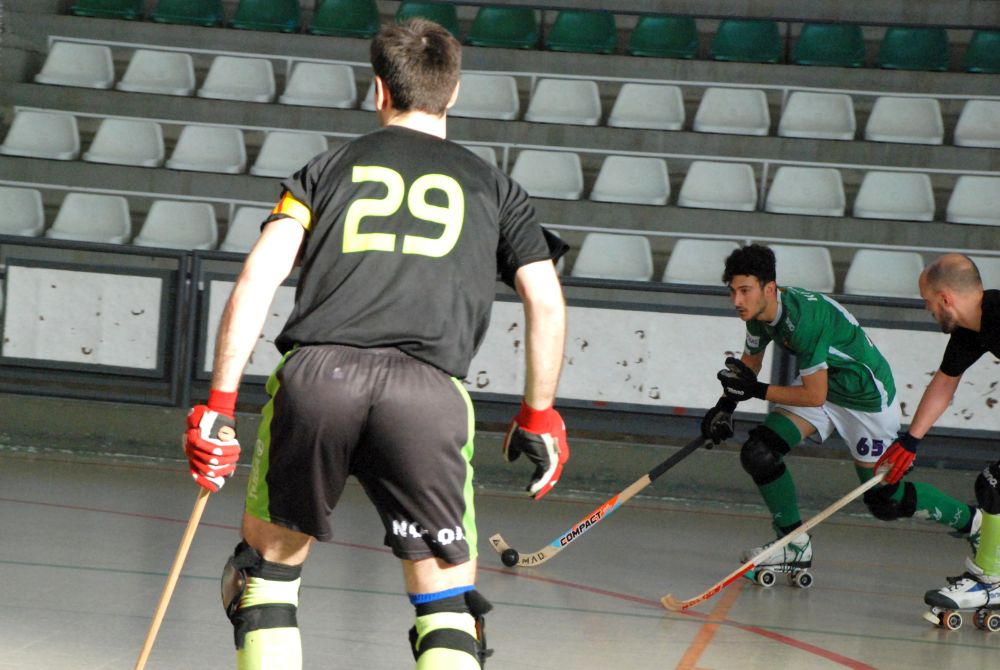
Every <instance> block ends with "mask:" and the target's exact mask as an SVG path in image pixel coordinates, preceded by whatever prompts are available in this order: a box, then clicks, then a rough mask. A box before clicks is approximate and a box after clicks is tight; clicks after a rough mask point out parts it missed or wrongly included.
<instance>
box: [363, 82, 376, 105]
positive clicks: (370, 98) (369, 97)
mask: <svg viewBox="0 0 1000 670" xmlns="http://www.w3.org/2000/svg"><path fill="white" fill-rule="evenodd" d="M361 109H363V110H365V111H366V112H374V111H375V80H374V79H372V82H371V83H370V84H368V92H367V93H365V99H364V100H362V101H361Z"/></svg>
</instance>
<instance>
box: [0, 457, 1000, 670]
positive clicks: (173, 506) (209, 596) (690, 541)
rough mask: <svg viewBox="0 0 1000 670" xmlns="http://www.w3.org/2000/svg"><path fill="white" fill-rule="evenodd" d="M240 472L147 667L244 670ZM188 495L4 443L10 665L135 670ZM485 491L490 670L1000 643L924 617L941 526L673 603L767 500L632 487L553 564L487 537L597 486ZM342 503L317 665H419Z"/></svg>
mask: <svg viewBox="0 0 1000 670" xmlns="http://www.w3.org/2000/svg"><path fill="white" fill-rule="evenodd" d="M637 474H638V473H637ZM671 474H673V473H668V474H667V475H666V476H665V477H664V479H665V480H666V479H668V478H669V477H670V476H671ZM244 483H245V472H241V473H239V474H238V475H237V478H236V481H234V482H231V483H230V484H229V485H228V486H227V487H226V488H225V489H224V490H223V491H222V492H221V493H220V494H217V495H215V496H213V497H212V498H211V499H210V500H209V504H208V507H207V509H206V512H205V515H204V517H203V521H202V524H201V526H200V527H199V530H198V534H197V536H196V537H195V540H194V544H193V546H192V549H191V553H190V555H189V558H188V561H187V563H186V564H185V567H184V570H183V573H182V576H181V579H180V581H179V583H178V585H177V588H176V591H175V593H174V597H173V600H172V601H171V603H170V608H169V610H168V612H167V615H166V619H165V621H164V623H163V626H162V628H161V630H160V633H159V637H158V639H157V643H156V647H155V648H154V650H153V653H152V656H151V658H150V661H149V664H148V665H147V667H148V668H150V669H154V668H160V669H167V668H171V669H174V668H226V667H233V665H234V663H233V649H232V630H231V627H230V625H229V623H228V621H226V619H225V616H224V615H223V613H222V610H221V607H220V604H219V596H218V578H219V572H220V568H221V564H222V563H223V562H224V561H225V558H226V556H228V555H229V552H230V551H231V550H232V547H233V545H234V544H235V543H236V541H237V539H238V538H237V533H236V524H237V523H238V519H239V516H240V510H241V505H242V488H243V485H244ZM658 485H659V482H658ZM196 493H197V492H196V488H195V486H194V485H193V484H192V483H191V482H190V480H189V479H187V477H186V475H185V473H184V468H183V466H182V465H181V464H180V463H176V464H173V463H170V464H142V463H137V462H135V461H117V462H112V461H109V460H103V461H95V460H81V459H78V458H71V457H68V456H59V455H51V454H49V455H40V454H24V453H10V452H8V453H2V452H0V650H2V653H0V670H15V669H16V670H24V669H28V668H31V669H59V670H61V669H63V668H73V669H76V670H97V669H104V668H131V667H133V664H134V663H135V658H136V656H137V654H138V650H139V648H140V647H141V645H142V641H143V639H144V636H145V632H146V630H147V627H148V625H149V622H150V618H151V616H152V613H153V610H154V608H155V605H156V601H157V598H158V597H159V593H160V590H161V588H162V586H163V582H164V579H165V575H166V572H167V570H168V569H169V567H170V563H171V561H172V559H173V556H174V553H175V551H176V547H177V543H178V541H179V540H180V537H181V534H182V532H183V528H184V524H185V523H186V521H187V518H188V516H189V514H190V512H191V508H192V505H193V503H194V500H195V496H196ZM477 500H478V512H479V531H480V538H479V547H480V550H481V552H482V554H481V569H480V577H479V586H480V589H481V591H482V592H483V593H484V594H485V595H486V596H487V597H488V598H489V599H490V600H492V601H493V602H494V603H495V604H496V606H497V607H496V610H495V611H494V613H492V614H491V615H490V616H489V619H488V626H489V641H490V645H491V646H492V647H494V648H495V649H496V654H495V656H494V657H493V659H491V661H490V662H489V663H488V667H492V668H494V670H496V669H497V668H506V669H508V670H509V669H517V668H534V669H545V668H552V669H559V670H564V669H566V668H574V669H580V670H589V669H597V668H601V669H605V668H611V667H614V668H619V669H622V670H625V669H636V670H639V669H644V668H650V669H652V668H656V669H658V670H660V669H663V668H686V669H689V670H716V669H723V668H741V669H755V668H762V669H763V668H767V669H772V668H837V667H847V668H873V667H874V668H909V669H915V668H934V669H936V670H937V669H940V668H961V669H962V670H973V669H975V668H996V667H997V662H998V658H1000V635H990V634H987V633H984V632H982V631H980V630H977V629H975V628H974V627H973V626H972V624H971V622H970V621H968V619H967V623H966V626H965V627H964V628H962V629H961V630H958V631H954V632H947V631H943V630H939V629H936V628H934V627H932V626H930V625H929V624H927V623H926V622H925V621H924V620H923V619H922V618H921V614H922V613H923V611H924V609H925V608H924V606H923V603H922V594H923V591H924V590H925V589H927V588H930V587H933V586H939V585H941V584H942V583H943V578H944V576H945V575H947V574H955V573H957V572H960V571H961V563H962V557H963V556H964V552H965V549H966V547H965V545H964V542H962V541H960V540H956V539H952V538H949V537H948V536H947V534H946V533H945V532H943V529H941V527H939V526H936V525H933V524H929V523H926V522H908V523H897V524H894V525H891V526H884V525H878V524H877V523H876V522H872V521H869V520H868V519H866V518H864V517H862V516H860V515H857V516H854V515H851V514H846V515H841V516H837V517H834V519H832V520H830V521H828V522H826V523H824V524H823V525H822V526H820V527H819V529H818V532H817V533H816V536H815V540H814V544H815V548H816V552H817V557H816V561H815V566H814V574H815V578H816V584H815V586H814V587H813V588H812V589H810V590H808V591H804V590H800V589H796V588H792V587H789V586H787V585H786V584H785V583H784V582H783V581H782V582H779V584H777V585H776V586H775V587H773V588H772V589H768V590H765V589H762V588H760V587H757V586H755V585H753V584H751V583H750V582H749V581H747V580H740V581H739V582H738V583H736V584H734V585H733V586H731V587H729V588H728V589H726V590H724V591H723V592H722V593H720V594H719V595H718V596H716V597H715V598H714V599H712V600H709V601H708V602H706V603H704V604H702V605H700V606H699V607H697V608H695V609H693V610H691V611H689V612H688V613H683V614H674V613H670V612H667V611H665V610H663V609H662V608H661V607H660V606H659V603H658V600H659V597H660V596H662V595H664V594H665V593H667V592H672V593H673V594H674V595H675V596H678V597H680V598H685V597H690V596H693V595H696V594H697V593H699V592H701V591H702V590H704V589H705V588H707V587H708V586H710V585H711V584H713V583H714V582H715V581H717V580H719V579H721V578H722V577H723V576H725V575H726V574H727V573H728V572H730V571H731V570H732V569H733V568H734V567H735V566H736V561H735V557H736V556H737V555H738V553H739V550H740V549H741V548H742V547H744V546H751V545H753V544H757V543H759V542H760V541H761V540H764V539H767V535H768V522H767V520H766V519H765V518H764V516H763V514H761V511H760V509H759V508H756V507H753V508H747V507H737V506H726V505H724V504H721V503H712V504H706V505H694V504H691V503H689V502H685V501H681V500H679V501H677V502H675V503H662V502H652V501H648V500H642V499H641V498H637V499H634V500H633V501H631V502H630V503H629V504H628V505H626V506H624V507H622V508H621V509H619V511H617V512H615V514H614V515H613V516H612V517H611V518H609V519H608V520H606V521H604V522H603V523H601V524H600V525H599V526H598V527H597V528H595V529H594V530H593V531H592V533H590V534H588V535H587V536H585V537H583V538H580V539H579V540H578V541H576V542H574V543H573V544H572V545H571V546H570V547H568V548H567V549H566V550H564V551H563V552H562V553H560V554H559V555H558V556H556V557H555V558H553V559H552V560H551V561H549V562H548V563H547V564H546V565H544V566H541V567H539V568H536V569H534V570H527V569H522V570H520V571H512V570H509V569H506V568H504V567H502V566H501V565H500V562H499V560H498V559H497V557H496V555H495V554H494V553H493V551H492V550H491V549H490V548H489V546H488V543H487V538H488V536H489V535H490V534H492V533H493V532H496V531H501V532H503V534H504V536H505V537H506V539H507V540H508V541H510V542H511V544H513V545H514V546H517V547H519V548H522V549H525V550H534V549H537V548H540V547H541V546H543V545H545V544H547V543H548V542H550V541H551V540H552V539H553V538H554V537H555V536H556V535H558V534H559V533H560V532H561V531H563V530H564V529H566V528H568V527H570V526H572V525H573V524H574V523H575V522H576V521H578V520H579V519H580V518H582V517H583V516H584V515H586V514H588V513H589V512H591V511H592V510H593V509H594V508H595V507H596V506H597V505H598V504H599V503H601V502H603V500H601V499H596V498H588V499H568V498H559V497H557V496H556V495H555V494H553V495H551V496H549V498H547V499H546V500H544V501H542V502H538V503H534V502H531V501H530V500H528V499H524V498H521V497H519V496H515V495H512V494H506V493H498V492H490V491H480V492H479V495H478V499H477ZM335 515H336V516H335V521H336V527H337V529H338V537H337V540H336V541H335V542H333V543H331V544H326V545H321V546H319V547H317V548H316V549H315V550H314V552H313V556H312V558H311V559H310V562H309V563H308V565H307V568H306V571H305V574H304V577H303V589H302V604H301V608H300V614H299V620H300V626H301V630H302V637H303V645H304V655H305V667H306V668H341V667H350V668H365V669H373V670H375V669H382V668H406V667H412V662H411V659H410V655H409V648H408V645H407V643H406V641H405V640H406V637H405V634H406V630H407V629H408V628H409V627H410V625H411V624H412V608H411V607H410V606H409V604H408V603H407V601H406V599H405V597H404V596H403V594H402V580H401V577H400V574H399V569H398V565H397V562H396V560H395V559H394V558H393V557H392V556H391V555H390V554H389V553H388V552H387V551H386V550H385V549H384V548H383V547H382V546H381V527H380V525H379V523H378V520H377V517H376V516H375V514H374V512H373V511H372V509H371V508H370V506H369V504H368V502H367V500H366V499H365V497H364V495H363V493H362V492H361V490H360V487H358V486H356V485H351V486H349V488H348V491H347V495H346V496H345V499H344V501H343V504H342V505H341V506H340V508H338V510H337V511H336V512H335Z"/></svg>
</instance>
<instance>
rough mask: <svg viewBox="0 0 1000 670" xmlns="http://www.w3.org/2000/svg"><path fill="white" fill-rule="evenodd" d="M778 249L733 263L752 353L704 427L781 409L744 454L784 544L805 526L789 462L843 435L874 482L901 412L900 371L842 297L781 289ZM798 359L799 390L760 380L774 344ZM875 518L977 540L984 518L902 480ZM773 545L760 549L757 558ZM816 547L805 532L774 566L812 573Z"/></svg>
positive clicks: (726, 277)
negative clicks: (753, 403)
mask: <svg viewBox="0 0 1000 670" xmlns="http://www.w3.org/2000/svg"><path fill="white" fill-rule="evenodd" d="M775 276H776V269H775V259H774V252H772V251H771V250H770V249H768V248H767V247H765V246H761V245H757V244H754V245H750V246H748V247H744V248H742V249H738V250H736V251H734V252H733V253H732V254H731V255H730V256H729V257H728V258H727V259H726V266H725V272H724V273H723V277H722V279H723V281H724V282H725V283H726V284H727V285H728V286H729V291H730V294H731V296H732V301H733V306H734V307H735V308H736V313H737V315H738V316H739V317H740V318H741V319H742V320H743V321H745V322H746V343H745V348H744V352H743V355H742V356H741V357H740V358H739V359H737V358H728V359H726V368H725V369H723V370H722V371H720V372H719V374H718V378H719V381H720V382H722V389H723V396H722V398H720V399H719V402H718V403H717V404H716V406H715V407H714V408H712V409H711V410H709V412H708V413H707V414H706V415H705V418H704V419H703V420H702V426H701V427H702V433H703V434H704V435H705V437H706V438H710V439H712V440H713V441H721V440H724V439H727V438H729V437H731V436H732V435H733V420H732V413H733V411H734V410H735V409H736V405H737V403H738V402H740V401H742V400H748V399H750V398H760V399H763V400H767V401H769V402H770V403H772V410H771V412H770V413H769V414H768V415H767V418H766V419H765V420H764V422H763V424H761V425H760V426H757V427H756V428H754V429H753V430H751V431H750V435H749V438H748V439H747V441H746V442H745V443H744V444H743V448H742V450H741V451H740V461H741V463H742V465H743V468H744V469H745V470H746V471H747V473H748V474H749V475H750V476H751V477H752V478H753V480H754V483H755V484H757V487H758V488H759V490H760V493H761V496H763V498H764V502H765V503H766V504H767V507H768V509H769V510H770V511H771V516H772V521H773V525H774V529H775V531H776V532H777V534H778V536H779V537H783V536H785V535H788V534H790V533H795V532H796V529H797V528H798V527H799V526H800V525H802V519H801V515H800V513H799V506H798V502H797V495H796V491H795V482H794V481H793V479H792V475H791V473H790V472H789V471H788V470H787V468H786V467H785V464H784V462H783V459H784V456H785V455H786V454H787V453H788V452H789V451H790V450H791V448H792V447H794V446H796V445H797V444H799V443H800V442H802V441H803V440H804V439H806V438H808V437H810V436H813V435H815V436H816V437H817V438H818V439H819V440H820V441H822V440H825V439H826V438H827V437H829V436H830V434H831V433H833V432H834V431H836V432H837V433H838V434H839V435H840V436H841V437H842V438H843V439H844V441H845V442H846V443H847V445H848V447H849V448H850V450H851V455H852V456H853V458H854V464H855V470H856V472H857V475H858V479H860V480H861V481H862V482H865V481H868V480H869V479H871V477H872V476H873V474H874V469H873V468H874V465H875V463H876V462H877V461H878V460H879V457H880V456H882V453H883V451H884V450H885V448H886V447H888V446H889V445H891V444H892V443H893V441H895V439H896V435H897V433H898V431H899V427H900V408H899V401H898V399H897V397H896V386H895V382H894V381H893V378H892V371H891V370H890V369H889V364H888V362H886V360H885V358H884V357H883V356H882V354H881V353H880V352H879V350H878V349H877V348H876V347H875V345H874V344H873V343H872V342H871V340H870V339H869V338H868V336H867V335H866V334H865V332H864V330H862V328H861V326H860V325H859V324H858V321H857V319H855V318H854V316H853V315H851V313H850V312H848V311H847V310H846V309H845V308H844V307H843V306H841V305H840V304H839V303H837V302H836V301H835V300H833V299H831V298H829V297H827V296H825V295H823V294H820V293H815V292H812V291H806V290H803V289H799V288H791V287H780V288H779V287H778V285H777V282H776V280H775ZM772 341H773V342H776V343H777V344H778V345H780V346H781V347H783V348H784V349H786V350H787V351H789V352H790V353H792V354H794V355H795V357H796V363H797V366H798V378H797V379H796V381H795V382H794V383H793V384H792V385H791V386H779V385H777V384H766V383H763V382H761V381H758V379H757V374H758V373H759V372H760V369H761V364H762V363H763V359H764V350H765V349H766V348H767V345H768V344H769V343H770V342H772ZM865 504H866V505H867V506H868V509H869V510H870V511H871V513H872V514H873V515H874V516H875V517H877V518H879V519H883V520H887V521H888V520H893V519H901V518H907V517H912V516H918V517H922V518H928V519H932V520H934V521H937V522H938V523H941V524H944V525H946V526H948V527H950V528H952V529H953V530H955V531H958V532H961V533H963V534H966V535H969V534H970V533H973V532H974V530H973V526H974V522H975V521H976V520H978V518H979V517H980V515H979V514H978V511H977V510H976V509H975V508H974V507H970V506H969V505H967V504H965V503H962V502H959V501H958V500H955V499H953V498H951V497H949V496H947V495H945V494H944V493H942V492H941V491H939V490H938V489H936V488H935V487H933V486H930V485H929V484H923V483H919V482H910V481H906V482H899V483H896V484H892V485H887V486H879V487H876V488H875V489H872V490H871V491H869V492H868V494H866V495H865ZM766 546H767V545H764V547H754V548H753V549H750V550H749V551H747V552H744V555H743V557H742V559H741V560H747V559H748V558H750V557H751V556H753V555H755V554H757V553H759V552H760V551H761V550H763V549H764V548H765V547H766ZM811 562H812V543H811V538H810V536H809V534H808V533H799V534H798V536H797V537H796V538H795V539H794V540H792V542H790V543H789V544H788V545H787V546H786V547H785V549H784V551H783V552H776V553H775V555H774V556H772V557H771V558H769V559H767V560H766V561H765V563H766V564H771V565H772V567H775V568H777V569H779V570H783V571H787V572H792V573H793V574H794V573H796V571H799V570H804V569H807V568H808V567H810V565H811Z"/></svg>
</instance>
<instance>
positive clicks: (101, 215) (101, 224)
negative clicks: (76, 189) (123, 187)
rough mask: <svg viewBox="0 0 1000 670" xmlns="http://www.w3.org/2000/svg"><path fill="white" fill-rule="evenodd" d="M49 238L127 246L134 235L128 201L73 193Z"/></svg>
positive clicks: (51, 229) (47, 233)
mask: <svg viewBox="0 0 1000 670" xmlns="http://www.w3.org/2000/svg"><path fill="white" fill-rule="evenodd" d="M45 235H46V237H50V238H52V239H56V240H74V241H77V242H105V243H108V244H124V243H125V242H128V239H129V237H131V236H132V216H131V215H130V214H129V211H128V200H126V199H125V198H123V197H122V196H119V195H96V194H93V193H69V194H67V196H66V197H65V198H64V199H63V202H62V206H60V207H59V213H58V214H57V215H56V220H55V221H54V222H53V223H52V227H51V228H49V230H48V231H47V232H46V233H45Z"/></svg>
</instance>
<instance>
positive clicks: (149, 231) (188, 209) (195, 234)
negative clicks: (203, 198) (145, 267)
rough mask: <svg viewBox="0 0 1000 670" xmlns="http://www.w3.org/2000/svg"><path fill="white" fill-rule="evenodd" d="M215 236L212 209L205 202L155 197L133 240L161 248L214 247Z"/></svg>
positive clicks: (213, 211) (216, 240)
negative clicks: (157, 198) (140, 228)
mask: <svg viewBox="0 0 1000 670" xmlns="http://www.w3.org/2000/svg"><path fill="white" fill-rule="evenodd" d="M218 239H219V230H218V227H217V226H216V223H215V210H214V209H212V206H211V205H209V204H208V203H204V202H178V201H176V200H156V201H154V202H153V204H152V206H151V207H150V208H149V213H148V214H146V221H145V223H143V224H142V230H141V231H139V235H138V236H137V237H136V238H135V240H133V244H135V245H137V246H140V247H161V248H164V249H214V248H215V245H216V243H217V242H218Z"/></svg>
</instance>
